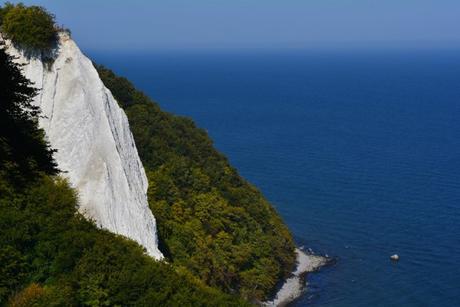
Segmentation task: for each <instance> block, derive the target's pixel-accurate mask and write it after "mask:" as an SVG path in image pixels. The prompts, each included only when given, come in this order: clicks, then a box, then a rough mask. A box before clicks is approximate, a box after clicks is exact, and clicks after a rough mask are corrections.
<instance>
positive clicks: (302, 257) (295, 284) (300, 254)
mask: <svg viewBox="0 0 460 307" xmlns="http://www.w3.org/2000/svg"><path fill="white" fill-rule="evenodd" d="M295 252H296V253H297V267H296V269H295V270H294V271H293V272H292V275H291V277H289V278H287V279H286V280H285V281H284V283H283V285H282V287H281V288H280V289H279V290H278V292H277V293H276V295H275V298H274V299H273V300H272V301H267V302H263V303H262V306H267V307H276V306H286V305H287V304H289V303H290V302H292V301H294V300H295V299H296V298H298V297H299V296H301V295H302V293H303V292H304V291H305V288H306V285H305V275H306V274H307V273H309V272H314V271H317V270H318V269H319V268H321V267H322V266H324V265H326V264H327V263H328V258H327V257H323V256H317V255H312V254H307V253H306V252H304V251H303V250H301V249H300V248H296V249H295Z"/></svg>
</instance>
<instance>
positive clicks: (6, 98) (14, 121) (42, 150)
mask: <svg viewBox="0 0 460 307" xmlns="http://www.w3.org/2000/svg"><path fill="white" fill-rule="evenodd" d="M0 47H1V46H0ZM36 94H37V90H36V89H35V88H33V87H32V85H31V83H30V81H29V80H27V79H26V78H25V77H24V76H23V75H22V73H21V71H20V68H19V67H18V66H16V65H14V64H13V62H12V58H11V57H10V56H9V55H7V54H6V53H5V51H4V50H3V49H2V50H0V131H1V133H0V173H2V172H3V173H5V174H6V171H7V173H8V175H9V176H10V177H11V179H14V178H16V179H17V182H16V183H17V184H20V179H28V178H32V177H35V176H37V174H38V173H40V172H45V173H48V174H50V175H53V174H56V173H57V166H56V163H55V162H54V161H53V159H52V155H53V152H54V151H53V150H52V149H51V148H50V146H49V144H48V143H47V142H46V141H45V140H44V138H43V136H44V132H43V130H41V129H39V128H38V122H37V118H38V116H39V113H40V112H39V109H38V107H36V106H34V105H32V99H33V97H34V96H35V95H36Z"/></svg>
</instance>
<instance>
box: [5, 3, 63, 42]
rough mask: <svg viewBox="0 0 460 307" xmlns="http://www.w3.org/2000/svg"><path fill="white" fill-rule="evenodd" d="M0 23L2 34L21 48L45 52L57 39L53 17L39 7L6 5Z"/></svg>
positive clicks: (20, 4)
mask: <svg viewBox="0 0 460 307" xmlns="http://www.w3.org/2000/svg"><path fill="white" fill-rule="evenodd" d="M0 22H1V31H2V33H4V34H5V35H6V37H7V38H9V39H11V40H12V41H13V43H15V45H17V46H18V47H21V48H29V49H35V50H39V51H47V50H50V49H51V48H52V46H53V44H54V43H55V41H56V38H57V29H56V27H55V22H54V15H52V14H51V13H49V12H48V11H47V10H46V9H44V8H43V7H40V6H25V5H24V4H22V3H19V4H16V5H13V4H11V3H6V4H5V6H4V7H3V8H2V9H0Z"/></svg>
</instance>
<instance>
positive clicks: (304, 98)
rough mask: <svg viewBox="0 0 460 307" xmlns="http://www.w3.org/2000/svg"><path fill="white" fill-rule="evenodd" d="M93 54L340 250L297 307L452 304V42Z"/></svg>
mask: <svg viewBox="0 0 460 307" xmlns="http://www.w3.org/2000/svg"><path fill="white" fill-rule="evenodd" d="M91 55H92V56H93V58H94V59H95V60H96V61H98V62H99V63H103V64H106V65H107V66H109V67H111V68H113V69H114V70H115V71H116V72H118V73H120V74H122V75H125V76H127V77H128V78H129V79H131V80H132V81H134V82H135V84H136V85H137V86H138V87H140V88H141V89H143V90H144V91H145V92H147V93H148V94H149V95H150V96H152V97H154V98H155V99H156V100H157V101H159V103H160V105H161V106H162V107H163V108H164V109H166V110H169V111H171V112H174V113H178V114H183V115H187V116H190V117H192V118H193V119H195V121H196V122H197V123H198V124H199V126H201V127H203V128H205V129H206V130H207V131H208V132H209V134H210V135H211V136H212V138H213V139H214V140H215V144H216V146H217V148H218V149H219V150H221V151H222V152H224V153H225V154H226V155H227V156H228V157H229V158H230V160H231V162H232V163H233V165H235V166H236V167H237V168H238V169H239V170H240V172H241V174H242V175H243V176H244V177H246V178H247V179H249V180H250V181H251V182H252V183H254V184H255V185H257V186H258V187H259V188H260V189H262V191H263V192H264V194H265V195H266V196H267V197H268V199H269V200H270V201H271V202H272V203H273V204H274V205H275V206H276V208H277V209H278V211H279V212H280V214H281V215H282V216H283V218H284V220H285V221H286V223H287V224H288V225H289V227H290V229H291V230H292V232H293V234H294V236H295V237H296V240H297V241H298V243H299V244H300V245H305V246H307V247H311V248H312V249H313V250H315V251H317V252H319V253H327V254H329V255H332V256H336V257H338V262H337V264H336V265H335V266H334V267H331V268H327V269H324V270H323V271H322V272H320V273H318V274H314V275H311V276H310V277H309V284H310V285H309V291H308V292H307V293H306V295H305V296H303V297H302V298H301V299H300V300H299V301H298V302H297V303H296V304H295V305H296V306H304V305H310V306H460V120H459V119H460V53H458V52H457V53H456V52H448V51H437V52H428V51H425V52H395V51H393V52H389V53H384V52H380V53H378V52H368V53H364V52H362V53H355V54H352V53H348V54H340V53H338V52H337V53H333V52H330V53H322V54H320V53H308V52H306V53H301V52H298V53H285V54H282V53H272V54H268V53H267V54H255V53H254V54H246V55H243V54H218V55H216V54H214V55H210V54H208V55H207V54H204V53H203V54H199V53H195V54H186V53H183V54H180V53H176V54H172V55H166V54H144V55H139V54H137V55H135V54H131V55H128V54H118V55H116V54H112V55H107V54H104V55H103V54H98V53H94V54H91ZM393 253H398V254H399V255H400V256H401V260H400V262H399V263H396V264H395V263H391V261H390V260H389V256H390V255H391V254H393Z"/></svg>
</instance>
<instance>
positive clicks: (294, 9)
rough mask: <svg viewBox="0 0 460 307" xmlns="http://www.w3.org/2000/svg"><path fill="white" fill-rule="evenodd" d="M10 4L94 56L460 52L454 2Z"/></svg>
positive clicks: (459, 6) (459, 14)
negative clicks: (45, 15) (52, 24)
mask: <svg viewBox="0 0 460 307" xmlns="http://www.w3.org/2000/svg"><path fill="white" fill-rule="evenodd" d="M10 2H12V3H18V2H23V3H25V4H26V5H40V6H43V7H45V8H46V9H47V10H49V11H50V12H51V13H53V14H54V15H55V16H56V22H57V23H58V24H60V25H64V26H65V27H68V28H69V29H70V30H71V32H72V36H73V37H74V39H75V40H76V41H77V42H78V43H79V46H80V47H81V48H82V49H83V50H87V51H90V52H96V51H107V50H116V51H120V52H123V51H147V52H151V51H166V52H168V51H216V52H221V51H257V52H259V51H285V50H287V51H297V50H313V51H315V50H317V51H321V50H326V51H327V50H340V51H359V50H417V49H421V50H432V49H436V50H438V49H441V50H442V49H446V50H458V49H460V32H459V31H457V28H458V20H459V18H460V3H459V2H457V1H453V0H444V1H434V0H418V1H415V0H408V1H405V2H404V3H401V2H400V1H399V2H398V1H396V0H389V1H386V2H385V3H376V2H374V1H366V0H355V1H351V0H348V1H338V0H329V1H319V0H312V1H300V0H288V1H283V2H281V1H275V0H268V1H264V2H262V1H257V0H252V1H251V0H249V1H243V0H235V1H232V2H231V3H223V2H219V3H215V2H213V1H210V0H201V1H198V2H197V1H195V2H193V3H190V2H187V1H185V0H170V1H167V2H166V1H157V2H154V3H152V2H150V1H145V0H134V1H131V2H130V3H129V4H126V3H124V1H123V2H122V1H120V0H115V1H110V2H109V1H102V0H100V1H89V0H82V1H78V2H62V1H58V0H26V1H10ZM440 2H442V3H440ZM121 21H123V22H121ZM156 29H159V30H156ZM120 37H123V39H120Z"/></svg>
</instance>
